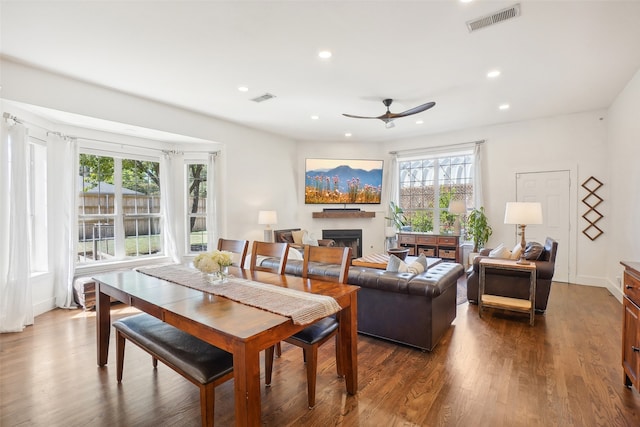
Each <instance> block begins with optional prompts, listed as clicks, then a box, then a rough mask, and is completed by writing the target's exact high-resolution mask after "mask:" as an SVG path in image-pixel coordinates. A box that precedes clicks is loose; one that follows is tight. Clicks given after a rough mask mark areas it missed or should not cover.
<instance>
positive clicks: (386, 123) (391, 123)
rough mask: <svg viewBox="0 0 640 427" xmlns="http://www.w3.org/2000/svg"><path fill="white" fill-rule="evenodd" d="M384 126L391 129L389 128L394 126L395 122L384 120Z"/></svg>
mask: <svg viewBox="0 0 640 427" xmlns="http://www.w3.org/2000/svg"><path fill="white" fill-rule="evenodd" d="M384 127H386V128H387V129H391V128H394V127H396V124H395V123H393V120H389V121H387V122H385V124H384Z"/></svg>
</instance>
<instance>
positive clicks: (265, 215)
mask: <svg viewBox="0 0 640 427" xmlns="http://www.w3.org/2000/svg"><path fill="white" fill-rule="evenodd" d="M277 223H278V213H277V212H276V211H260V212H258V224H260V225H266V226H267V228H265V229H264V241H265V242H273V230H272V229H271V226H272V225H275V224H277Z"/></svg>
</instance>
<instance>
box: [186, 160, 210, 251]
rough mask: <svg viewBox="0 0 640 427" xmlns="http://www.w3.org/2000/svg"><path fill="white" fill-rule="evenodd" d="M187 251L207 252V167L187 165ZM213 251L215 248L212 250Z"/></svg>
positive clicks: (201, 164)
mask: <svg viewBox="0 0 640 427" xmlns="http://www.w3.org/2000/svg"><path fill="white" fill-rule="evenodd" d="M186 194H187V201H186V202H187V209H186V212H187V221H186V224H187V234H186V235H187V239H188V242H187V251H188V252H189V253H194V252H206V251H207V243H208V242H207V165H206V164H203V163H187V191H186ZM211 249H213V248H211Z"/></svg>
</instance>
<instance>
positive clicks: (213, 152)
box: [2, 112, 220, 155]
mask: <svg viewBox="0 0 640 427" xmlns="http://www.w3.org/2000/svg"><path fill="white" fill-rule="evenodd" d="M2 117H3V118H4V119H5V120H13V121H14V122H16V123H20V124H21V125H24V124H28V125H30V126H35V127H38V128H40V129H42V130H44V131H46V132H47V134H52V135H58V136H59V137H61V138H73V139H77V140H85V141H93V142H104V143H106V144H116V145H121V146H126V147H135V148H139V149H142V150H151V151H158V152H161V153H164V154H184V151H177V150H164V149H160V148H153V147H143V146H140V145H135V144H127V143H124V142H115V141H107V140H104V139H95V138H85V137H82V136H73V135H63V134H62V133H60V132H54V131H52V130H50V129H47V128H45V127H42V126H40V125H38V124H36V123H32V122H29V121H26V120H22V119H20V118H18V117H16V116H14V115H12V114H10V113H7V112H4V113H2ZM102 151H105V150H102ZM219 152H220V151H211V150H203V151H197V150H196V151H192V150H190V151H188V153H207V154H213V155H217V154H218V153H219Z"/></svg>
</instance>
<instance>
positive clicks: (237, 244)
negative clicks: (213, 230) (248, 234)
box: [218, 237, 249, 268]
mask: <svg viewBox="0 0 640 427" xmlns="http://www.w3.org/2000/svg"><path fill="white" fill-rule="evenodd" d="M247 249H249V241H248V240H231V239H223V238H222V237H221V238H219V239H218V250H219V251H227V252H231V253H233V254H238V255H239V257H238V258H236V257H234V262H233V265H235V266H237V267H240V268H242V267H243V266H244V260H245V258H246V257H247Z"/></svg>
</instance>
